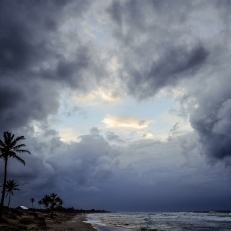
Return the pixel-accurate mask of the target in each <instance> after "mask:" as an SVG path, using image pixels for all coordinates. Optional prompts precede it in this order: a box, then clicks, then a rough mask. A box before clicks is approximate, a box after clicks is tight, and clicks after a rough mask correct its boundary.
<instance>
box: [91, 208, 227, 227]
mask: <svg viewBox="0 0 231 231" xmlns="http://www.w3.org/2000/svg"><path fill="white" fill-rule="evenodd" d="M87 219H88V221H87V222H88V223H91V224H92V225H93V226H94V227H95V228H96V229H97V230H98V231H129V230H151V229H153V230H161V231H162V230H163V231H231V214H229V213H222V212H173V213H172V212H171V213H170V212H169V213H158V212H156V213H101V214H88V215H87Z"/></svg>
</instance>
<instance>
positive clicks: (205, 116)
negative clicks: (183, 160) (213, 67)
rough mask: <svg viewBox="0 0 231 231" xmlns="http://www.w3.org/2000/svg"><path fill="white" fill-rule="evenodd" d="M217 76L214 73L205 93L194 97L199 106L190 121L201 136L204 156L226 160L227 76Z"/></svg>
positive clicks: (230, 143)
mask: <svg viewBox="0 0 231 231" xmlns="http://www.w3.org/2000/svg"><path fill="white" fill-rule="evenodd" d="M219 75H221V73H217V72H215V76H214V77H212V78H211V79H210V83H209V86H208V85H207V89H206V91H204V92H203V93H202V94H201V95H198V96H197V103H198V105H199V106H198V107H197V108H195V109H194V110H193V111H192V113H191V118H190V121H191V124H192V126H193V128H194V129H195V131H197V133H198V134H199V136H200V141H201V144H202V151H203V153H205V154H206V155H207V156H208V157H211V158H213V159H220V160H221V159H224V160H226V158H227V157H231V136H230V132H229V131H230V128H231V117H230V113H231V103H230V102H231V94H230V87H231V85H230V81H229V80H230V76H229V75H230V74H229V73H226V74H225V73H223V76H219ZM218 76H219V79H218ZM227 161H228V162H227V163H229V162H230V161H229V160H227Z"/></svg>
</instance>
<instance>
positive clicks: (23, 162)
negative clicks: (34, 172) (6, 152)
mask: <svg viewBox="0 0 231 231" xmlns="http://www.w3.org/2000/svg"><path fill="white" fill-rule="evenodd" d="M13 158H15V159H16V160H18V161H19V162H21V163H22V164H24V165H25V161H24V160H23V159H21V158H20V157H19V156H17V155H15V156H13Z"/></svg>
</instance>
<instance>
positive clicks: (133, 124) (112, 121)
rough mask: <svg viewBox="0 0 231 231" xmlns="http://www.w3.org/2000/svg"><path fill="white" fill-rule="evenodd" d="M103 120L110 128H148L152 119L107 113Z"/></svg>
mask: <svg viewBox="0 0 231 231" xmlns="http://www.w3.org/2000/svg"><path fill="white" fill-rule="evenodd" d="M102 122H103V123H105V124H106V126H107V127H108V128H132V129H142V128H146V127H147V126H148V125H149V124H150V123H151V122H152V120H142V119H136V118H125V117H119V116H111V115H106V117H105V118H104V119H103V120H102Z"/></svg>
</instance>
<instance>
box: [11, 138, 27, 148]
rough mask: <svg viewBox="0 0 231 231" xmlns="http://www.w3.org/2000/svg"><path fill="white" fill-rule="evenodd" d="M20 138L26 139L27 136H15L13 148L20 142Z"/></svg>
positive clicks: (12, 143)
mask: <svg viewBox="0 0 231 231" xmlns="http://www.w3.org/2000/svg"><path fill="white" fill-rule="evenodd" d="M20 140H25V137H24V136H18V137H17V138H15V139H14V140H12V142H11V148H13V147H14V146H15V145H16V144H17V143H18V141H20Z"/></svg>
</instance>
